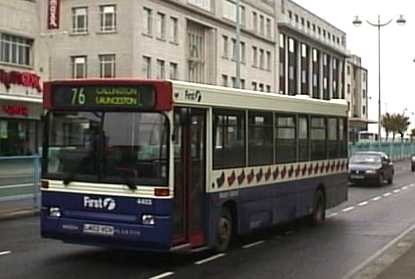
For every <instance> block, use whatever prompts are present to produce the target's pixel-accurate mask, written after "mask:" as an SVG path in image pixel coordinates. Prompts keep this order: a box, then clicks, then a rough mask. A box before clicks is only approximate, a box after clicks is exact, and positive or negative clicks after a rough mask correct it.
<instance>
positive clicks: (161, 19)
mask: <svg viewBox="0 0 415 279" xmlns="http://www.w3.org/2000/svg"><path fill="white" fill-rule="evenodd" d="M156 24H157V27H156V28H157V29H156V32H157V34H156V36H157V38H158V39H162V40H165V39H166V16H165V15H164V14H162V13H157V22H156Z"/></svg>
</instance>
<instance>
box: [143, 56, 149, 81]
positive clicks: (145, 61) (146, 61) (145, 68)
mask: <svg viewBox="0 0 415 279" xmlns="http://www.w3.org/2000/svg"><path fill="white" fill-rule="evenodd" d="M143 76H144V77H145V78H147V79H150V78H151V57H148V56H143Z"/></svg>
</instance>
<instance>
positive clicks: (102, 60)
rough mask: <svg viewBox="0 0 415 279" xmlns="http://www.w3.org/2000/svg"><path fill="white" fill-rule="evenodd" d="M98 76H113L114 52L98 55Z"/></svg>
mask: <svg viewBox="0 0 415 279" xmlns="http://www.w3.org/2000/svg"><path fill="white" fill-rule="evenodd" d="M99 65H100V77H101V78H113V77H115V54H104V55H99Z"/></svg>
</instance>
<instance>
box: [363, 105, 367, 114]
mask: <svg viewBox="0 0 415 279" xmlns="http://www.w3.org/2000/svg"><path fill="white" fill-rule="evenodd" d="M362 114H363V115H366V106H363V107H362Z"/></svg>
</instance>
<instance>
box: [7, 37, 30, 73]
mask: <svg viewBox="0 0 415 279" xmlns="http://www.w3.org/2000/svg"><path fill="white" fill-rule="evenodd" d="M32 52H33V40H31V39H26V38H23V37H19V36H13V35H8V34H1V38H0V62H3V63H11V64H16V65H22V66H32V60H33V58H32V57H33V53H32Z"/></svg>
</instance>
